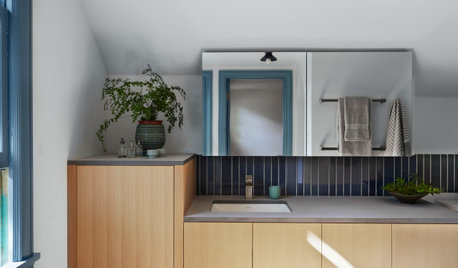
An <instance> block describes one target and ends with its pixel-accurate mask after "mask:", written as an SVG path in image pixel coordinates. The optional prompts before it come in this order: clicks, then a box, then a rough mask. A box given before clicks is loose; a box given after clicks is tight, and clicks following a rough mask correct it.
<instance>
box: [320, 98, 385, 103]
mask: <svg viewBox="0 0 458 268" xmlns="http://www.w3.org/2000/svg"><path fill="white" fill-rule="evenodd" d="M338 101H339V100H338V99H321V98H320V103H323V102H338ZM372 102H380V103H385V102H386V99H372Z"/></svg>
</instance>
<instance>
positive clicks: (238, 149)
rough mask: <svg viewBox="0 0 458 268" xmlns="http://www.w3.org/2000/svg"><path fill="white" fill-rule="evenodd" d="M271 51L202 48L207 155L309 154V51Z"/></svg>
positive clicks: (205, 150)
mask: <svg viewBox="0 0 458 268" xmlns="http://www.w3.org/2000/svg"><path fill="white" fill-rule="evenodd" d="M272 54H273V56H274V57H276V59H277V60H276V61H273V60H271V61H270V62H269V64H267V61H262V60H261V59H262V58H263V57H264V56H265V52H262V51H260V52H204V53H203V54H202V70H203V77H202V79H203V80H202V83H203V101H204V138H203V144H204V146H203V155H215V156H225V155H235V156H236V155H250V156H252V155H285V156H290V155H304V154H305V152H306V148H305V146H306V140H305V133H306V107H305V102H306V99H305V97H306V96H305V92H306V90H305V88H306V77H305V76H306V64H307V58H306V53H305V52H293V51H291V52H276V51H273V52H272ZM245 83H246V84H245ZM234 87H235V88H234ZM247 87H248V88H247ZM250 87H251V88H250ZM236 88H245V90H237V89H236ZM273 88H276V89H273ZM238 91H240V92H238ZM261 92H263V93H261ZM265 92H268V93H269V94H265ZM229 95H230V98H228V96H229Z"/></svg>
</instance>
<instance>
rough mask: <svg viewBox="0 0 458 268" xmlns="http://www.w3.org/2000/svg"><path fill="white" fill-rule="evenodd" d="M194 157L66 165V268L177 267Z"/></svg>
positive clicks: (180, 260)
mask: <svg viewBox="0 0 458 268" xmlns="http://www.w3.org/2000/svg"><path fill="white" fill-rule="evenodd" d="M194 195H195V161H194V160H191V161H190V162H188V163H186V164H184V165H179V166H87V165H69V166H68V262H69V263H68V267H69V268H91V267H97V268H99V267H110V268H116V267H119V268H121V267H138V268H141V267H145V268H146V267H148V268H149V267H164V268H167V267H175V268H181V267H183V216H184V212H185V210H186V209H187V207H188V206H189V205H190V203H191V201H192V199H193V198H194Z"/></svg>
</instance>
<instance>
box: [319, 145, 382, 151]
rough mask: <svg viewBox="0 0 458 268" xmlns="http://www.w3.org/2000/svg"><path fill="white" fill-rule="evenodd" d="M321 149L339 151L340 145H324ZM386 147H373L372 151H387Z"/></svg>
mask: <svg viewBox="0 0 458 268" xmlns="http://www.w3.org/2000/svg"><path fill="white" fill-rule="evenodd" d="M320 149H321V151H337V150H339V147H324V146H320ZM385 150H386V148H385V147H383V146H382V147H372V151H385Z"/></svg>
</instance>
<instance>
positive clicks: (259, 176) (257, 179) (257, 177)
mask: <svg viewBox="0 0 458 268" xmlns="http://www.w3.org/2000/svg"><path fill="white" fill-rule="evenodd" d="M253 170H254V172H253V176H254V194H255V195H264V168H263V157H259V156H257V157H254V168H253Z"/></svg>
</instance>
